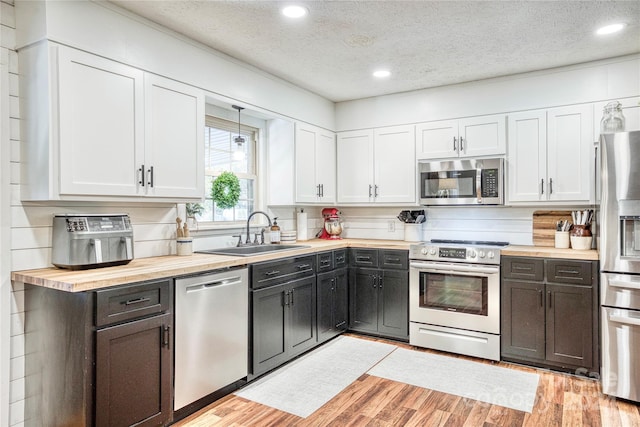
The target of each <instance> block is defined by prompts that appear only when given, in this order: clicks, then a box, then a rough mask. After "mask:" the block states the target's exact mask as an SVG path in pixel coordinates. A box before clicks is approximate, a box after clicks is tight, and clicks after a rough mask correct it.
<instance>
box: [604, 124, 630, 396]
mask: <svg viewBox="0 0 640 427" xmlns="http://www.w3.org/2000/svg"><path fill="white" fill-rule="evenodd" d="M600 143H601V147H602V167H601V168H602V199H601V204H600V218H601V222H600V270H601V274H600V304H601V313H600V314H601V319H602V372H601V374H602V391H603V392H604V393H606V394H610V395H613V396H618V397H622V398H625V399H629V400H635V401H640V131H636V132H618V133H612V134H603V135H601V136H600Z"/></svg>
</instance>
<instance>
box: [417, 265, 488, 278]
mask: <svg viewBox="0 0 640 427" xmlns="http://www.w3.org/2000/svg"><path fill="white" fill-rule="evenodd" d="M410 266H411V268H414V269H416V270H419V271H421V272H425V273H450V274H458V275H463V276H471V275H474V274H475V275H477V274H486V275H489V274H499V273H500V266H497V265H496V266H488V265H483V266H475V265H470V264H450V263H433V262H416V261H412V262H411V264H410ZM465 273H469V274H465Z"/></svg>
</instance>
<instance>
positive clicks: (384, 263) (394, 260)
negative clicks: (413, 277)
mask: <svg viewBox="0 0 640 427" xmlns="http://www.w3.org/2000/svg"><path fill="white" fill-rule="evenodd" d="M380 267H381V268H393V269H399V270H407V269H408V268H409V251H399V250H387V249H381V250H380Z"/></svg>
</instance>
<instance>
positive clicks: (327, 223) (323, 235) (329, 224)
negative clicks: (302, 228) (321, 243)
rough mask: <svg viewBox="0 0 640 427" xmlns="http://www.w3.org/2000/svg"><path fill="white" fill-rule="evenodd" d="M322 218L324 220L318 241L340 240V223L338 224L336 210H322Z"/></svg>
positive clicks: (338, 212) (338, 214) (338, 213)
mask: <svg viewBox="0 0 640 427" xmlns="http://www.w3.org/2000/svg"><path fill="white" fill-rule="evenodd" d="M322 217H323V218H324V228H323V229H322V230H321V231H320V233H319V234H320V235H319V236H318V237H319V238H320V239H327V240H337V239H341V238H342V237H340V233H342V222H340V211H339V210H338V209H336V208H324V209H322Z"/></svg>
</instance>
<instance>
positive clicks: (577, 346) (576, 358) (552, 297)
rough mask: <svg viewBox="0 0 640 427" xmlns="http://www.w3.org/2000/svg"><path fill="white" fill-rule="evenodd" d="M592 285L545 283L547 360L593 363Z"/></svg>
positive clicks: (577, 363) (570, 364)
mask: <svg viewBox="0 0 640 427" xmlns="http://www.w3.org/2000/svg"><path fill="white" fill-rule="evenodd" d="M591 295H592V288H591V287H590V286H572V285H549V284H547V300H548V301H547V346H546V353H547V360H549V361H553V362H556V363H560V364H562V365H569V366H582V367H591V366H592V365H593V333H594V331H593V326H592V325H593V320H592V319H593V317H592V316H593V315H594V313H593V312H594V307H593V301H592V296H591Z"/></svg>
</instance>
